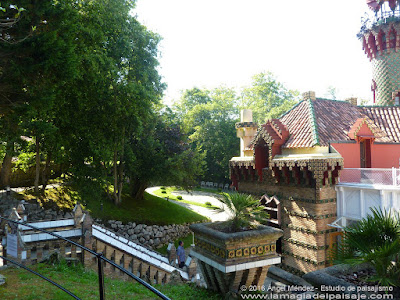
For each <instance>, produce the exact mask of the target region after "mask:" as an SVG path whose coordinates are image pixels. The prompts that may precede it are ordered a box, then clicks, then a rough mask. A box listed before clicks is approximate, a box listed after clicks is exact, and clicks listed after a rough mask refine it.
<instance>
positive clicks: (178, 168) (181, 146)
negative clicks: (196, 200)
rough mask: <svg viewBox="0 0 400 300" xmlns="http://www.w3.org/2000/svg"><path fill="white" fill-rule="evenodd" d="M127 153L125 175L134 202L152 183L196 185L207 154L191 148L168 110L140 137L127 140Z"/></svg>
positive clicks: (148, 126)
mask: <svg viewBox="0 0 400 300" xmlns="http://www.w3.org/2000/svg"><path fill="white" fill-rule="evenodd" d="M126 152H127V156H128V157H130V158H131V159H129V160H128V161H127V166H126V173H127V175H128V176H129V180H130V193H131V196H132V197H134V198H135V199H142V198H143V193H144V191H145V189H146V188H147V187H148V186H149V184H163V185H167V184H169V185H178V186H181V187H184V188H188V187H190V186H193V185H194V184H196V181H197V176H199V175H201V174H202V172H203V168H204V162H203V161H204V154H202V153H201V152H200V151H198V149H192V148H191V147H190V145H189V144H188V139H187V135H185V134H184V133H183V132H182V129H181V124H180V123H179V120H178V118H177V117H176V116H175V114H174V113H172V111H171V110H169V109H168V108H167V109H166V110H165V111H163V112H162V113H161V112H160V113H159V114H158V115H157V114H156V115H154V118H153V120H152V122H148V123H147V124H146V125H145V127H144V130H143V131H142V132H141V134H140V135H137V136H131V137H130V138H129V139H128V141H127V150H126Z"/></svg>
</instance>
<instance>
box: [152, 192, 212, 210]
mask: <svg viewBox="0 0 400 300" xmlns="http://www.w3.org/2000/svg"><path fill="white" fill-rule="evenodd" d="M175 191H178V189H177V188H176V187H167V188H165V189H161V188H160V189H158V190H156V191H154V192H153V193H154V194H155V195H157V196H159V197H160V198H169V199H170V200H175V201H179V202H181V203H186V204H192V205H196V206H201V207H205V208H210V209H215V208H219V207H217V206H213V205H207V204H205V203H202V202H196V201H189V200H185V199H179V198H178V197H179V196H178V195H175V194H173V192H175ZM164 192H165V193H164ZM164 201H165V200H164Z"/></svg>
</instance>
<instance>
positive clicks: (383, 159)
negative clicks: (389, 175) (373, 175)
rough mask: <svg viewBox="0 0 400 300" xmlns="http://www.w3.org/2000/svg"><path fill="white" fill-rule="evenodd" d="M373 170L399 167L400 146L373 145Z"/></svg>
mask: <svg viewBox="0 0 400 300" xmlns="http://www.w3.org/2000/svg"><path fill="white" fill-rule="evenodd" d="M371 150H372V155H371V156H372V168H391V167H395V168H398V167H399V158H400V144H399V145H396V144H386V145H385V144H372V149H371Z"/></svg>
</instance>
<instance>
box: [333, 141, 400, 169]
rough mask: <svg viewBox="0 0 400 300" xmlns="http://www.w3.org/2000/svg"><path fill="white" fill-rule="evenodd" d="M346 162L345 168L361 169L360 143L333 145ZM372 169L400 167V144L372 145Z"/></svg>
mask: <svg viewBox="0 0 400 300" xmlns="http://www.w3.org/2000/svg"><path fill="white" fill-rule="evenodd" d="M331 146H332V147H334V148H335V149H336V150H337V151H338V152H339V153H340V155H342V157H343V160H344V168H359V167H360V144H359V143H343V144H338V143H332V144H331ZM371 146H372V147H371V167H372V168H391V167H395V168H398V167H399V159H400V144H374V143H373V144H372V145H371Z"/></svg>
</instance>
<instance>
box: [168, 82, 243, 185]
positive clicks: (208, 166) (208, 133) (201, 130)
mask: <svg viewBox="0 0 400 300" xmlns="http://www.w3.org/2000/svg"><path fill="white" fill-rule="evenodd" d="M237 101H238V99H237V96H236V93H235V91H234V90H233V89H229V88H225V87H220V88H216V89H214V90H200V89H198V88H193V89H191V90H186V91H185V92H184V94H183V95H182V98H181V99H180V102H179V103H177V105H176V106H175V110H176V111H177V114H178V117H180V118H181V120H182V123H183V128H184V131H185V133H187V134H188V135H189V138H190V143H191V145H192V148H193V149H197V150H199V151H202V152H203V155H204V157H205V158H204V162H205V175H204V176H203V177H205V178H207V180H208V181H214V182H227V181H228V180H229V174H228V171H229V168H228V162H229V160H230V159H231V158H232V156H237V155H238V154H239V139H238V138H237V137H236V133H235V123H236V122H237V121H238V115H239V114H238V109H237Z"/></svg>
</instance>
